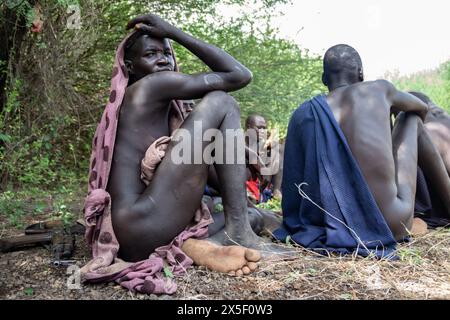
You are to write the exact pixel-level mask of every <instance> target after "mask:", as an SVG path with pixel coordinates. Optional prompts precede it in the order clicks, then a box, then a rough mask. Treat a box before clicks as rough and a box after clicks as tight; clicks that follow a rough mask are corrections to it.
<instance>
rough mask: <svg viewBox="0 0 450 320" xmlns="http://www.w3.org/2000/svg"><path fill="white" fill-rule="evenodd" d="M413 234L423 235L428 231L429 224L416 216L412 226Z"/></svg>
mask: <svg viewBox="0 0 450 320" xmlns="http://www.w3.org/2000/svg"><path fill="white" fill-rule="evenodd" d="M410 232H411V234H412V235H413V236H423V235H426V234H427V233H428V225H427V224H426V222H425V221H423V220H422V219H420V218H414V220H413V225H412V228H411V231H410Z"/></svg>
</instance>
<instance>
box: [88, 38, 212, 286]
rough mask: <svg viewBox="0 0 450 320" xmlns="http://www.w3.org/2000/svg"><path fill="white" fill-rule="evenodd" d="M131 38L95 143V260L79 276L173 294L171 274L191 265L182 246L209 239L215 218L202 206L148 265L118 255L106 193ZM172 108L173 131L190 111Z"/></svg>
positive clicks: (91, 223) (159, 152)
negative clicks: (186, 243) (125, 59)
mask: <svg viewBox="0 0 450 320" xmlns="http://www.w3.org/2000/svg"><path fill="white" fill-rule="evenodd" d="M133 33H134V32H133ZM133 33H131V34H130V35H128V36H127V37H126V38H125V39H124V40H123V41H122V43H121V44H120V45H119V47H118V49H117V53H116V59H115V63H114V68H113V73H112V81H111V93H110V97H109V102H108V104H107V105H106V108H105V111H104V112H103V116H102V118H101V121H100V123H99V125H98V127H97V130H96V133H95V136H94V140H93V145H92V155H91V165H90V174H89V187H88V191H89V192H88V196H87V198H86V200H85V205H84V215H85V221H86V240H87V243H88V244H89V245H90V247H91V249H92V260H91V261H89V262H88V263H87V264H86V265H85V266H84V267H83V268H82V269H81V276H82V280H83V281H84V282H106V281H116V282H117V283H119V284H120V285H122V286H123V287H125V288H127V289H129V290H131V291H133V292H140V293H146V294H152V293H154V294H173V293H174V292H175V291H176V288H177V286H176V283H175V282H174V279H173V278H172V275H174V276H181V275H184V274H185V273H186V270H187V269H188V268H189V267H190V266H192V264H193V261H192V259H190V258H189V257H188V256H187V255H186V254H185V253H184V252H183V251H182V250H181V247H182V245H183V243H184V241H186V240H187V239H189V238H198V239H202V238H205V237H207V235H208V225H209V224H210V223H212V218H211V215H210V212H209V210H208V208H207V206H206V205H205V204H204V203H201V207H200V208H199V209H198V210H197V212H196V214H195V219H193V221H192V223H191V224H190V225H188V226H186V229H185V230H184V231H183V232H181V233H180V234H179V235H178V236H177V237H175V239H173V241H172V242H171V243H169V244H167V245H166V246H163V247H160V248H158V249H156V250H155V252H154V253H152V254H151V255H150V256H149V257H148V258H147V259H146V260H143V261H139V262H136V263H131V262H126V261H123V260H121V259H120V258H118V256H117V254H118V252H119V242H118V240H117V238H116V236H115V234H114V230H113V225H112V220H111V201H114V199H111V197H110V195H109V193H108V192H107V191H106V190H105V189H106V186H107V184H108V178H109V173H110V170H111V162H112V158H113V152H114V143H115V139H116V132H117V124H118V122H119V114H120V107H121V104H122V101H123V97H124V94H125V90H126V88H127V85H128V72H127V69H126V67H125V64H124V47H125V45H126V42H127V40H128V39H129V38H130V37H131V36H132V35H133ZM170 107H171V110H170V127H171V131H173V130H174V129H176V128H178V127H179V126H180V125H181V123H182V122H183V121H184V119H185V117H186V112H185V111H184V109H183V106H182V104H181V103H180V102H179V101H173V102H172V103H171V106H170ZM169 142H170V137H161V138H159V139H158V140H156V141H155V142H154V143H153V144H152V145H151V146H150V148H149V149H148V151H147V152H146V154H145V157H144V159H143V160H142V175H141V178H142V180H143V181H144V182H145V183H146V184H147V185H148V184H149V183H150V181H151V179H152V177H153V173H154V172H155V170H156V169H157V166H158V164H159V163H160V162H161V161H162V159H163V158H164V155H165V149H166V147H167V144H168V143H169Z"/></svg>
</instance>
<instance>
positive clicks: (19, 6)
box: [5, 0, 35, 27]
mask: <svg viewBox="0 0 450 320" xmlns="http://www.w3.org/2000/svg"><path fill="white" fill-rule="evenodd" d="M5 5H6V7H7V8H8V9H10V10H13V11H15V12H16V14H17V16H18V17H19V18H20V17H24V18H25V21H26V26H27V27H30V26H31V24H32V22H33V20H34V16H35V15H34V10H33V7H32V6H31V4H30V3H29V2H28V1H25V0H6V1H5Z"/></svg>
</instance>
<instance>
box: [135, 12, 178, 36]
mask: <svg viewBox="0 0 450 320" xmlns="http://www.w3.org/2000/svg"><path fill="white" fill-rule="evenodd" d="M172 27H173V26H172V25H171V24H169V23H168V22H166V21H165V20H163V19H162V18H161V17H159V16H157V15H156V14H152V13H149V14H146V15H141V16H138V17H136V18H134V19H132V20H131V21H130V22H128V24H127V29H133V28H134V29H136V30H139V31H142V32H144V33H146V34H148V35H150V36H151V37H156V38H169V37H170V35H171V28H172Z"/></svg>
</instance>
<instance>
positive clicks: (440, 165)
mask: <svg viewBox="0 0 450 320" xmlns="http://www.w3.org/2000/svg"><path fill="white" fill-rule="evenodd" d="M419 129H421V130H420V135H419V140H418V150H419V166H420V167H421V169H422V171H423V173H424V175H425V178H426V180H427V182H428V185H429V186H430V187H431V188H432V189H433V193H434V194H435V195H436V196H437V198H438V201H439V202H440V203H441V204H442V207H443V211H445V213H446V217H447V218H450V177H449V175H448V172H447V169H446V167H445V163H444V161H443V160H444V159H442V156H441V155H440V153H439V151H438V149H437V148H436V146H435V144H434V143H433V140H432V139H431V136H430V134H429V133H428V130H426V129H425V126H424V125H423V124H422V123H420V124H419ZM432 206H433V207H434V204H433V202H432Z"/></svg>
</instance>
